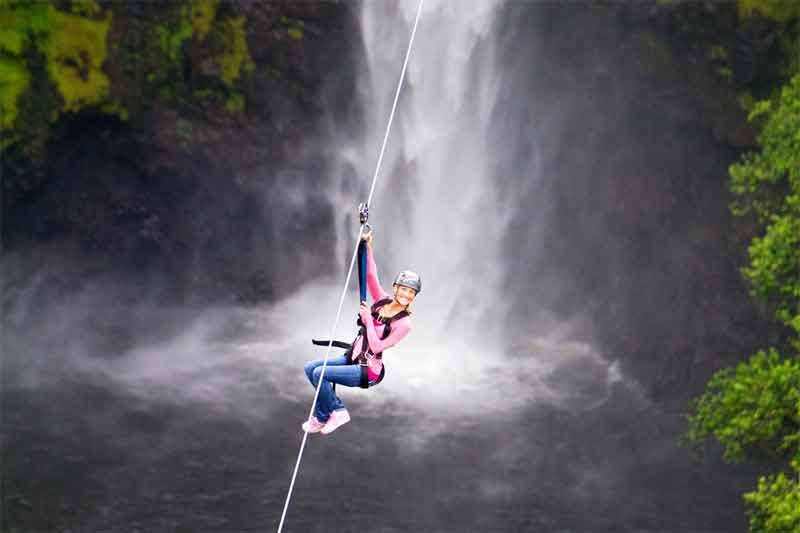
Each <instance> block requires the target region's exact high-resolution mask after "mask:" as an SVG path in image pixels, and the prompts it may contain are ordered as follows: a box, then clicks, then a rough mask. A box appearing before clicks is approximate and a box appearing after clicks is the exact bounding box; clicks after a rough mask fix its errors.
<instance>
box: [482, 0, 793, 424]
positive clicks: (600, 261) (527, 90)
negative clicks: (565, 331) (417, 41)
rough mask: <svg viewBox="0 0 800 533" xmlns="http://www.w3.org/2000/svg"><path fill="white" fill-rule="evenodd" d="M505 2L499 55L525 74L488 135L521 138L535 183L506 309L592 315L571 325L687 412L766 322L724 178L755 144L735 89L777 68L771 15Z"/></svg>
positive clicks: (745, 231)
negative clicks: (748, 17)
mask: <svg viewBox="0 0 800 533" xmlns="http://www.w3.org/2000/svg"><path fill="white" fill-rule="evenodd" d="M505 11H506V13H505V15H506V18H501V20H500V24H501V25H506V26H507V27H506V31H507V32H508V35H509V37H508V39H507V41H506V43H507V48H505V49H502V50H501V52H500V54H499V57H502V58H504V59H503V60H504V61H507V62H509V63H510V64H509V68H511V69H517V70H518V71H520V72H527V75H521V76H520V77H519V78H518V79H517V80H516V86H514V87H510V88H508V91H509V93H510V98H512V99H516V98H521V99H524V98H527V99H528V100H529V101H530V102H531V105H530V108H529V110H528V112H527V113H522V114H519V115H517V116H514V117H511V118H509V120H508V121H507V123H505V124H503V125H498V127H497V130H498V131H497V137H498V138H509V137H512V136H516V137H517V138H518V137H519V136H525V135H529V136H530V137H531V139H532V146H534V147H535V148H536V150H532V151H531V152H521V153H520V154H519V155H518V156H517V164H518V165H520V166H523V167H524V166H525V165H528V166H529V168H536V169H537V172H538V173H539V174H538V175H535V176H534V175H532V177H531V179H539V180H540V182H539V185H537V186H536V187H533V188H531V189H529V192H528V194H527V195H524V196H523V197H521V198H520V209H519V210H518V211H517V216H516V218H517V220H516V222H515V223H514V224H512V230H511V231H510V232H509V242H510V243H514V244H510V245H509V247H508V250H510V256H511V257H510V261H509V264H510V265H511V271H510V278H509V281H510V282H511V284H512V285H513V286H514V287H524V286H528V287H533V290H532V291H531V294H530V295H529V298H527V299H524V300H523V301H521V302H520V303H519V304H518V309H516V311H517V313H518V314H519V315H521V316H527V315H528V314H529V313H530V312H531V311H532V309H529V308H528V307H526V306H528V302H535V305H544V306H546V307H549V308H550V309H554V310H556V311H558V312H560V313H561V314H562V315H563V316H565V317H576V316H577V317H581V318H583V319H588V320H586V322H587V323H588V324H590V326H586V328H584V330H583V334H585V335H586V336H587V337H592V338H593V339H594V340H595V341H598V342H599V343H600V344H601V345H602V346H603V347H604V351H605V353H606V355H607V356H608V357H610V358H612V359H620V360H621V361H622V362H623V369H624V371H625V372H626V373H628V374H629V375H632V376H634V377H636V378H637V379H639V380H640V381H641V382H642V383H644V384H646V385H647V386H648V390H649V392H650V394H652V396H653V397H655V398H658V399H660V400H665V401H667V400H669V401H671V402H674V405H675V407H676V408H678V409H684V408H685V401H686V399H687V397H688V396H689V395H691V394H696V393H697V392H698V391H699V390H701V389H702V387H703V385H704V384H705V382H706V381H707V379H708V378H709V377H710V375H711V373H712V372H713V371H714V370H716V369H718V368H720V367H722V366H726V365H729V364H731V363H732V362H734V361H737V360H741V359H742V358H745V357H747V356H748V355H749V354H750V353H752V351H753V350H754V349H755V348H757V347H761V346H763V344H764V343H766V342H767V340H768V339H770V338H771V336H772V337H774V335H775V334H776V332H775V331H773V329H774V328H772V327H771V326H769V322H770V320H769V316H768V315H766V314H761V313H760V312H759V311H758V310H757V308H756V306H755V305H754V303H753V301H752V300H751V299H750V297H749V296H748V289H747V286H746V283H745V282H744V280H743V279H742V278H741V276H740V274H739V272H738V267H739V266H740V265H742V264H743V262H744V260H745V254H746V243H747V241H748V240H749V236H750V233H749V231H750V228H749V227H748V223H747V221H744V220H737V219H734V218H733V217H732V216H731V215H730V213H729V210H728V204H729V202H730V201H731V197H730V195H729V193H728V190H727V183H728V172H727V169H728V166H729V165H730V164H731V163H732V162H734V161H735V160H736V159H737V158H738V157H739V156H740V154H741V153H742V151H743V150H744V149H748V148H752V147H753V146H754V143H755V131H754V129H753V128H752V126H751V125H749V124H748V123H747V121H746V112H745V111H744V110H743V109H742V106H741V105H740V104H741V102H740V101H739V100H741V95H742V94H745V93H747V94H750V92H749V91H753V92H757V91H758V90H760V89H759V88H760V87H762V88H763V87H766V86H769V85H770V84H771V83H773V82H774V81H775V72H774V65H775V64H776V63H779V62H780V61H779V57H777V54H778V51H777V50H776V49H775V48H774V47H771V45H770V43H771V42H772V41H771V39H772V38H771V37H770V31H774V26H773V30H766V29H764V28H765V27H767V26H763V25H762V24H761V23H758V24H756V26H759V28H761V29H758V28H756V27H754V26H752V25H748V24H744V23H742V22H740V21H739V19H738V18H737V16H736V10H735V6H734V5H727V6H725V5H715V6H709V5H704V4H699V3H692V4H682V5H666V6H658V5H648V4H645V3H637V4H626V5H622V4H620V3H610V4H602V3H594V4H592V5H591V6H588V7H587V6H584V5H581V6H577V5H561V4H555V3H537V4H525V5H521V4H510V5H508V6H507V7H506V10H505ZM553 20H558V21H559V23H558V24H551V23H550V21H553ZM531 28H535V29H534V30H531ZM522 43H524V44H522ZM520 50H522V51H524V53H520ZM728 51H730V52H728ZM542 129H544V132H543V131H542ZM532 154H533V155H532ZM531 161H534V163H535V165H534V164H533V163H531ZM530 213H539V214H540V216H541V220H542V221H543V222H542V223H541V224H540V225H536V226H534V225H531V224H529V223H527V222H526V217H529V216H530ZM521 242H529V243H531V245H530V246H528V247H526V246H520V245H519V243H521ZM535 243H538V244H535ZM534 247H535V248H537V249H538V252H537V254H536V255H533V254H532V253H531V252H530V251H529V250H530V249H531V248H534Z"/></svg>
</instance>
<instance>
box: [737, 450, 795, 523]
mask: <svg viewBox="0 0 800 533" xmlns="http://www.w3.org/2000/svg"><path fill="white" fill-rule="evenodd" d="M794 470H795V471H798V465H797V463H796V462H795V463H794ZM744 499H745V501H746V502H747V503H748V504H749V505H750V510H749V513H748V514H749V515H750V531H753V532H762V531H763V532H775V533H783V532H798V531H800V483H798V482H797V481H793V480H792V479H790V478H789V477H787V476H785V475H784V474H783V473H780V474H778V475H777V476H763V477H761V478H760V479H759V480H758V489H757V490H755V491H753V492H749V493H747V494H745V496H744Z"/></svg>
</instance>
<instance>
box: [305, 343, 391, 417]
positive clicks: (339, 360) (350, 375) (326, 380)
mask: <svg viewBox="0 0 800 533" xmlns="http://www.w3.org/2000/svg"><path fill="white" fill-rule="evenodd" d="M324 361H325V360H324V359H317V360H316V361H310V362H308V363H306V365H305V367H304V370H305V372H306V376H307V377H308V380H309V381H310V382H311V384H312V385H313V386H314V388H316V387H317V383H319V376H320V375H321V374H322V363H323V362H324ZM347 363H348V361H347V356H346V355H340V356H339V357H328V364H327V366H326V367H325V376H324V377H323V378H322V385H321V386H320V388H319V396H318V397H317V403H316V405H315V406H314V416H316V417H317V420H319V421H320V422H325V421H326V420H328V418H329V417H330V416H331V413H332V412H334V411H335V410H337V409H344V403H342V400H340V399H339V397H338V396H336V392H335V391H334V390H333V384H334V383H338V384H339V385H344V386H345V387H358V386H360V385H361V365H358V364H355V365H350V364H347ZM369 384H370V385H374V384H375V383H374V382H373V381H372V380H370V382H369Z"/></svg>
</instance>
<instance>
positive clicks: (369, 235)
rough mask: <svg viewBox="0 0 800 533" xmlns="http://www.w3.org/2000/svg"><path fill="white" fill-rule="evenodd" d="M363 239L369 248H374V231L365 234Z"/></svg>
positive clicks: (362, 236)
mask: <svg viewBox="0 0 800 533" xmlns="http://www.w3.org/2000/svg"><path fill="white" fill-rule="evenodd" d="M361 238H362V239H363V240H365V241H367V246H369V247H370V248H372V230H369V231H368V232H367V233H363V234H362V235H361Z"/></svg>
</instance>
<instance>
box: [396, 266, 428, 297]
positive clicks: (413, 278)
mask: <svg viewBox="0 0 800 533" xmlns="http://www.w3.org/2000/svg"><path fill="white" fill-rule="evenodd" d="M392 285H400V286H402V287H408V288H409V289H414V290H415V291H416V292H417V294H419V293H420V292H421V291H422V280H421V279H420V277H419V274H417V273H416V272H414V271H411V270H401V271H400V273H399V274H397V275H396V276H395V277H394V282H393V283H392Z"/></svg>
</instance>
